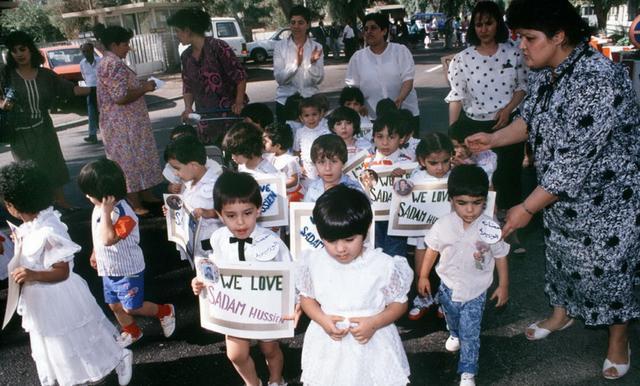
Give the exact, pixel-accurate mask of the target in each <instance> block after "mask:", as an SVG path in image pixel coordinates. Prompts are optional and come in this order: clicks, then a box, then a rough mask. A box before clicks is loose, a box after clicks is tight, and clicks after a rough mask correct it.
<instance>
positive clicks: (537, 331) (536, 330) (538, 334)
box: [524, 319, 575, 340]
mask: <svg viewBox="0 0 640 386" xmlns="http://www.w3.org/2000/svg"><path fill="white" fill-rule="evenodd" d="M574 321H575V320H574V319H569V321H568V322H567V323H565V325H564V326H562V327H560V328H559V329H557V330H553V331H551V330H548V329H546V328H542V327H539V326H538V323H540V322H542V320H539V321H537V322H535V323H533V324H531V325H529V327H527V330H533V335H532V336H529V334H527V331H526V330H525V332H524V336H525V337H526V338H527V339H529V340H540V339H544V338H546V337H547V336H549V334H551V333H552V332H555V331H562V330H564V329H567V328H569V327H571V326H573V323H574Z"/></svg>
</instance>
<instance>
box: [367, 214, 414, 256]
mask: <svg viewBox="0 0 640 386" xmlns="http://www.w3.org/2000/svg"><path fill="white" fill-rule="evenodd" d="M388 226H389V221H376V228H375V232H376V235H375V237H376V242H375V247H376V248H382V251H383V252H384V253H386V254H387V255H391V256H403V257H407V237H406V236H389V235H388V234H387V228H388Z"/></svg>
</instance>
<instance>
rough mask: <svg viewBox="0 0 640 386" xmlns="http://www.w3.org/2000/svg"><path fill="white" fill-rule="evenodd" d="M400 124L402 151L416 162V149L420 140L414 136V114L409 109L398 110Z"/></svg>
mask: <svg viewBox="0 0 640 386" xmlns="http://www.w3.org/2000/svg"><path fill="white" fill-rule="evenodd" d="M397 114H398V115H397V116H398V124H399V125H400V133H401V134H400V136H401V137H402V138H401V140H400V143H401V144H400V151H401V152H402V154H404V155H405V156H406V157H407V158H409V159H411V161H415V160H416V147H417V146H418V143H420V140H419V139H418V138H415V137H414V136H413V127H411V122H412V121H413V114H411V111H409V110H407V109H400V110H398V113H397Z"/></svg>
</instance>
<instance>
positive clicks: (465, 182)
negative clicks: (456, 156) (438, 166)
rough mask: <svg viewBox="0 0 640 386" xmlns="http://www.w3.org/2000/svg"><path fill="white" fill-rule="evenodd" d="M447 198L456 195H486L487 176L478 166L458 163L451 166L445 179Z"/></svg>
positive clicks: (487, 192)
mask: <svg viewBox="0 0 640 386" xmlns="http://www.w3.org/2000/svg"><path fill="white" fill-rule="evenodd" d="M447 193H448V194H449V199H453V198H454V197H456V196H473V197H484V198H486V197H487V194H489V177H488V176H487V173H486V172H485V171H484V170H482V168H481V167H480V166H476V165H459V166H456V167H455V168H453V170H452V171H451V174H450V175H449V180H448V181H447Z"/></svg>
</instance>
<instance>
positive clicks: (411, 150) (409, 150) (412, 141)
mask: <svg viewBox="0 0 640 386" xmlns="http://www.w3.org/2000/svg"><path fill="white" fill-rule="evenodd" d="M419 143H420V140H419V139H418V138H413V137H411V138H409V141H408V142H407V143H406V145H407V146H406V147H403V148H400V152H401V153H402V154H404V155H405V156H406V157H408V158H410V159H411V161H415V160H416V148H417V147H418V144H419Z"/></svg>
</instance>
